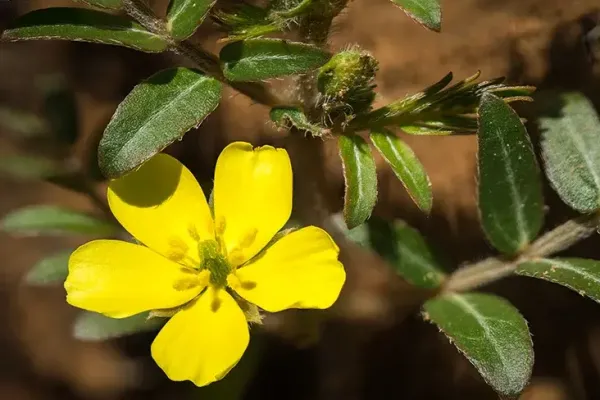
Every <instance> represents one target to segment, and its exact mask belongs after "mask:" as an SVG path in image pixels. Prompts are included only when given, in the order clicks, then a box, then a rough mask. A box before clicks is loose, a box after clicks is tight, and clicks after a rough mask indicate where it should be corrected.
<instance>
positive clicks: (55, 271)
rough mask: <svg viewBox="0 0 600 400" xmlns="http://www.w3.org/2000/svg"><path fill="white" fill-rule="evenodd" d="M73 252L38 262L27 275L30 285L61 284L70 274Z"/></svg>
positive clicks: (63, 252)
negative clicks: (70, 260) (70, 259)
mask: <svg viewBox="0 0 600 400" xmlns="http://www.w3.org/2000/svg"><path fill="white" fill-rule="evenodd" d="M72 252H73V250H66V251H61V252H59V253H56V254H53V255H51V256H47V257H45V258H43V259H41V260H40V261H38V262H37V263H36V264H35V265H34V266H33V267H32V268H31V269H30V270H29V272H28V273H27V275H25V282H26V283H27V284H29V285H34V286H44V285H53V284H61V283H63V282H64V281H65V279H67V275H68V274H69V257H70V256H71V253H72Z"/></svg>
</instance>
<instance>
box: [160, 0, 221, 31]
mask: <svg viewBox="0 0 600 400" xmlns="http://www.w3.org/2000/svg"><path fill="white" fill-rule="evenodd" d="M216 2H217V0H171V3H170V4H169V11H168V13H167V29H168V30H169V31H170V32H171V36H172V37H173V39H175V40H183V39H186V38H188V37H190V36H192V35H193V34H194V32H195V31H196V28H198V27H199V26H200V24H201V23H202V21H204V18H206V16H207V15H208V12H209V11H210V9H211V8H212V6H214V5H215V3H216Z"/></svg>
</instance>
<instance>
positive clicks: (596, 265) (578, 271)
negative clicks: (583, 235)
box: [517, 258, 600, 303]
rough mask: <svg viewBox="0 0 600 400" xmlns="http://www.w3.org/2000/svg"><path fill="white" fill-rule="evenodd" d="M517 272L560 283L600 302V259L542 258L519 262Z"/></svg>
mask: <svg viewBox="0 0 600 400" xmlns="http://www.w3.org/2000/svg"><path fill="white" fill-rule="evenodd" d="M517 274H519V275H523V276H530V277H533V278H539V279H543V280H546V281H549V282H553V283H558V284H559V285H563V286H566V287H568V288H569V289H572V290H574V291H576V292H577V293H579V294H580V295H582V296H588V297H589V298H591V299H592V300H595V301H597V302H599V303H600V261H597V260H586V259H583V258H551V259H550V258H542V259H538V260H535V261H530V262H525V263H521V264H519V266H518V268H517Z"/></svg>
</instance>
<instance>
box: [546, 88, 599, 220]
mask: <svg viewBox="0 0 600 400" xmlns="http://www.w3.org/2000/svg"><path fill="white" fill-rule="evenodd" d="M548 97H549V98H548V99H545V98H544V97H542V101H546V102H547V105H546V107H544V108H546V112H547V113H552V112H553V111H557V112H556V113H554V115H546V116H544V113H543V111H542V114H541V115H542V117H540V119H539V123H540V127H541V128H542V154H543V157H544V161H545V163H544V165H545V170H546V175H548V179H550V183H551V184H552V186H553V187H554V189H555V190H556V192H557V193H558V195H559V196H560V198H561V199H562V200H563V201H564V202H565V203H567V204H568V205H569V206H570V207H572V208H574V209H575V210H577V211H580V212H582V213H588V212H593V211H595V210H598V209H600V119H599V118H598V114H597V113H596V110H595V109H594V106H593V105H592V104H591V103H590V101H589V100H588V99H587V98H586V97H585V96H584V95H583V94H581V93H566V94H563V95H562V96H560V97H555V96H551V95H548ZM557 109H558V110H557Z"/></svg>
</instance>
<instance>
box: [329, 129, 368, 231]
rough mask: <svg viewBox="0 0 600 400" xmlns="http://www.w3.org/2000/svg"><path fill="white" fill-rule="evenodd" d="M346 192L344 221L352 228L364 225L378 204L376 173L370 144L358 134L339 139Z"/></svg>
mask: <svg viewBox="0 0 600 400" xmlns="http://www.w3.org/2000/svg"><path fill="white" fill-rule="evenodd" d="M338 146H339V147H340V157H341V158H342V167H343V170H344V181H345V182H346V191H345V195H344V219H345V220H346V224H347V225H348V228H349V229H352V228H355V227H357V226H358V225H360V224H362V223H363V222H365V221H366V220H367V219H368V218H369V216H370V215H371V212H372V211H373V208H375V203H376V202H377V170H376V168H375V160H374V159H373V155H372V154H371V149H369V145H368V144H367V142H366V141H365V140H364V139H363V138H362V137H360V136H358V135H348V136H346V135H342V136H340V137H339V139H338Z"/></svg>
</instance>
